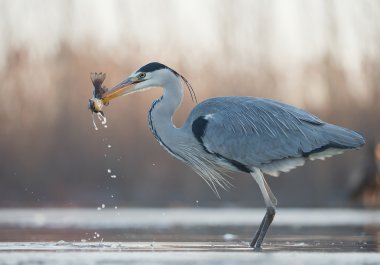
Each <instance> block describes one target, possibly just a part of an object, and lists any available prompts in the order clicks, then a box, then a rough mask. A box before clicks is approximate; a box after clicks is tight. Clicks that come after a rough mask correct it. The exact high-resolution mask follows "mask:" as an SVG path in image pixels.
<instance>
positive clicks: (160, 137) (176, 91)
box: [148, 76, 183, 160]
mask: <svg viewBox="0 0 380 265" xmlns="http://www.w3.org/2000/svg"><path fill="white" fill-rule="evenodd" d="M163 89H164V94H163V95H162V97H161V98H159V99H157V100H155V101H154V102H153V104H152V107H151V108H150V110H149V114H148V121H149V127H150V129H151V131H152V133H153V135H154V137H155V138H156V139H157V141H158V142H159V143H160V144H161V145H162V146H163V147H164V148H165V149H166V150H167V151H168V152H169V153H171V154H172V155H174V156H175V157H177V158H179V159H181V160H182V157H181V156H180V155H179V154H178V153H177V152H176V151H175V150H174V149H175V148H174V147H175V146H176V144H178V143H179V142H180V141H181V136H182V135H181V133H180V132H179V130H178V128H176V127H175V125H174V124H173V121H172V117H173V115H174V113H175V111H176V110H177V109H178V107H179V106H180V104H181V102H182V97H183V88H182V86H181V82H180V80H179V79H178V78H177V77H175V76H173V78H170V79H168V80H167V81H166V82H165V84H164V85H163Z"/></svg>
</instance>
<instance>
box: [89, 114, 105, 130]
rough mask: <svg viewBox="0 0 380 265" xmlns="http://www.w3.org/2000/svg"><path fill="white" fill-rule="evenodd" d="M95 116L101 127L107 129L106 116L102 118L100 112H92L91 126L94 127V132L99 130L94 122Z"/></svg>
mask: <svg viewBox="0 0 380 265" xmlns="http://www.w3.org/2000/svg"><path fill="white" fill-rule="evenodd" d="M95 114H96V116H97V117H98V119H99V121H100V123H101V124H102V125H103V127H104V128H108V125H107V118H106V116H104V115H103V114H102V113H101V112H98V113H95V112H93V113H92V124H93V125H94V128H95V131H97V130H99V128H98V126H97V125H96V122H95Z"/></svg>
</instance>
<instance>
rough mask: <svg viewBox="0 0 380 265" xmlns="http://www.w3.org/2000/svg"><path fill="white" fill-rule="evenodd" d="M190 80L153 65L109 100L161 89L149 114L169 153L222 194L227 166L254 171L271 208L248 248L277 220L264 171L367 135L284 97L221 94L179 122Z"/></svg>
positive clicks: (332, 151)
mask: <svg viewBox="0 0 380 265" xmlns="http://www.w3.org/2000/svg"><path fill="white" fill-rule="evenodd" d="M182 81H184V82H185V84H186V85H187V87H188V89H189V91H190V94H191V96H192V97H194V98H195V94H194V91H193V90H192V87H191V85H190V84H189V82H188V81H187V80H186V79H185V77H183V76H182V75H181V74H179V73H178V72H176V71H175V70H173V69H171V68H169V67H167V66H165V65H163V64H161V63H157V62H153V63H148V64H147V65H144V66H142V67H141V68H139V69H138V70H136V71H135V72H134V73H132V74H131V75H130V76H129V77H128V78H127V79H126V80H124V81H122V82H121V83H120V84H118V85H116V86H115V87H113V88H112V89H110V90H109V91H108V92H106V93H105V94H104V95H103V97H102V100H103V101H104V102H105V103H108V102H109V101H110V100H111V99H114V98H116V97H119V96H122V95H127V94H131V93H134V92H140V91H145V90H147V89H150V88H152V87H162V88H163V95H162V96H161V97H160V98H159V99H157V100H155V101H154V102H153V104H152V107H151V108H150V110H149V113H148V120H149V127H150V129H151V131H152V133H153V135H154V137H155V138H156V139H157V141H158V142H159V143H160V144H161V145H162V147H163V148H164V149H166V151H168V152H169V153H170V154H171V155H173V156H174V157H176V158H178V159H179V160H181V161H183V162H184V163H186V164H187V165H188V166H190V167H191V168H192V169H193V170H194V171H195V172H196V173H198V174H199V175H200V176H201V177H202V178H203V179H204V180H205V181H206V182H207V184H208V185H209V186H210V187H211V189H212V190H213V191H214V192H215V193H216V194H218V190H217V187H221V188H223V189H227V188H228V187H229V186H230V183H229V182H228V181H227V180H226V178H225V176H226V174H228V172H234V171H240V172H245V173H249V174H251V175H252V177H253V178H254V180H255V181H256V182H257V184H258V186H259V188H260V190H261V193H262V195H263V197H264V202H265V205H266V208H267V211H266V214H265V215H264V218H263V220H262V222H261V224H260V226H259V228H258V230H257V232H256V234H255V236H254V238H253V239H252V242H251V244H250V246H251V247H252V248H254V249H256V250H260V249H261V245H262V242H263V240H264V237H265V234H266V233H267V230H268V228H269V226H270V224H271V223H272V221H273V218H274V215H275V212H276V205H277V200H276V197H275V196H274V194H273V193H272V191H271V190H270V188H269V186H268V184H267V182H266V180H265V178H264V175H263V174H267V175H271V176H278V174H279V173H280V172H287V171H289V170H291V169H294V168H296V167H298V166H302V165H303V164H304V163H305V161H306V160H308V159H309V160H314V159H324V158H326V157H331V156H333V155H336V154H341V153H342V152H343V151H345V150H347V149H358V148H359V147H361V146H362V145H364V143H365V140H364V138H363V136H362V135H360V134H359V133H356V132H354V131H352V130H349V129H346V128H343V127H339V126H335V125H333V124H329V123H326V122H324V121H322V120H320V119H319V118H318V117H316V116H314V115H312V114H310V113H308V112H306V111H304V110H302V109H299V108H296V107H293V106H290V105H287V104H284V103H281V102H279V101H275V100H271V99H264V98H256V97H216V98H210V99H207V100H205V101H203V102H201V103H199V104H197V105H196V107H195V108H194V109H193V110H192V111H191V113H190V114H189V116H188V118H187V120H186V121H185V123H184V125H183V126H182V127H181V128H177V127H176V126H175V125H174V124H173V122H172V116H173V114H174V113H175V111H176V110H177V108H178V107H179V106H180V104H181V101H182V98H183V94H184V89H183V86H182Z"/></svg>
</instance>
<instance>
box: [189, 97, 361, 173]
mask: <svg viewBox="0 0 380 265" xmlns="http://www.w3.org/2000/svg"><path fill="white" fill-rule="evenodd" d="M199 117H203V119H204V120H206V121H207V124H206V125H205V129H204V132H203V135H202V139H201V140H202V145H203V146H204V148H205V149H206V151H208V152H209V153H214V154H217V155H218V156H220V157H224V158H227V159H228V160H233V161H237V162H239V163H241V164H243V165H245V166H247V167H248V168H249V167H250V168H252V167H258V168H261V169H262V170H263V171H264V172H265V173H268V174H271V175H277V174H278V171H288V170H290V169H292V168H294V167H296V166H300V165H303V163H304V161H305V159H306V158H311V159H315V158H324V157H328V156H331V155H334V154H337V153H340V152H342V150H344V149H351V148H358V147H360V146H362V145H363V144H364V138H363V137H362V136H361V135H360V134H358V133H356V132H354V131H352V130H349V129H345V128H342V127H338V126H335V125H332V124H328V123H325V122H323V121H322V120H320V119H319V118H318V117H316V116H314V115H312V114H310V113H308V112H306V111H303V110H301V109H298V108H296V107H293V106H290V105H287V104H284V103H281V102H277V101H274V100H269V99H262V98H253V97H220V98H213V99H210V100H207V101H205V102H202V103H201V104H199V105H198V107H196V109H194V111H193V113H192V114H191V115H190V117H189V118H190V120H191V119H192V120H195V119H196V118H199Z"/></svg>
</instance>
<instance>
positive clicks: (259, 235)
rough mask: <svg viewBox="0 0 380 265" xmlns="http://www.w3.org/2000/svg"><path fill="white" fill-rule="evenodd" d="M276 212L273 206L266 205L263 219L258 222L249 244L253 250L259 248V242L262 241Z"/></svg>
mask: <svg viewBox="0 0 380 265" xmlns="http://www.w3.org/2000/svg"><path fill="white" fill-rule="evenodd" d="M275 214H276V209H275V208H274V207H268V208H267V212H266V213H265V215H264V218H263V221H262V222H261V224H260V227H259V229H258V230H257V232H256V235H255V237H254V238H253V239H252V242H251V244H250V246H251V247H252V248H254V249H255V250H261V244H262V243H263V240H264V237H265V235H266V233H267V231H268V228H269V226H270V224H271V223H272V221H273V219H274V215H275Z"/></svg>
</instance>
